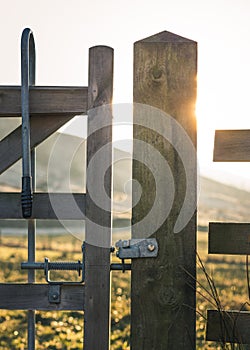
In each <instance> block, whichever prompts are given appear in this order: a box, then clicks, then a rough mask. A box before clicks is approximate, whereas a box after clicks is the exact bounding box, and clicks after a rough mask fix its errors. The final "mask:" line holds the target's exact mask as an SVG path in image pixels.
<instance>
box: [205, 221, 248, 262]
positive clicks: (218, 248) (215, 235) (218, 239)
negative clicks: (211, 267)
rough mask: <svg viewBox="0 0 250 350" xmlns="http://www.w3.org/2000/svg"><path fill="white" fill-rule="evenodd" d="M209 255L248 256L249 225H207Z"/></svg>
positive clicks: (211, 223) (212, 223)
mask: <svg viewBox="0 0 250 350" xmlns="http://www.w3.org/2000/svg"><path fill="white" fill-rule="evenodd" d="M208 253H209V254H235V255H248V254H250V223H217V222H216V223H215V222H210V223H209V238H208Z"/></svg>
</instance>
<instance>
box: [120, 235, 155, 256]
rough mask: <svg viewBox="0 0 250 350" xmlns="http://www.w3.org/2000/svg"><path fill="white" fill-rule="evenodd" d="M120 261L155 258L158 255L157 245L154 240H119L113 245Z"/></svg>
mask: <svg viewBox="0 0 250 350" xmlns="http://www.w3.org/2000/svg"><path fill="white" fill-rule="evenodd" d="M115 246H116V248H118V251H117V253H116V255H117V257H118V258H120V259H137V258H155V257H157V255H158V243H157V240H156V239H155V238H146V239H145V238H142V239H135V238H133V239H129V240H124V241H122V240H120V241H118V242H116V244H115Z"/></svg>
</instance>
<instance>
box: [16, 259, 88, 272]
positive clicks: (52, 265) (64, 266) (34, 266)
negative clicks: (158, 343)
mask: <svg viewBox="0 0 250 350" xmlns="http://www.w3.org/2000/svg"><path fill="white" fill-rule="evenodd" d="M48 268H49V270H58V271H63V270H65V271H70V270H71V271H78V270H82V268H83V267H82V263H81V262H77V263H75V262H66V261H62V262H59V261H57V262H49V263H48ZM21 269H25V270H44V269H45V263H43V262H23V263H21Z"/></svg>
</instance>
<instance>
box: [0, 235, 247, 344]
mask: <svg viewBox="0 0 250 350" xmlns="http://www.w3.org/2000/svg"><path fill="white" fill-rule="evenodd" d="M198 242H199V245H198V246H199V257H200V259H201V260H200V262H199V264H198V266H197V280H198V282H197V342H196V349H197V350H201V349H202V350H206V349H243V348H242V347H240V346H238V345H236V346H235V347H233V345H229V344H224V345H223V344H219V343H215V342H207V341H205V328H206V310H207V309H216V308H217V307H218V304H217V305H216V298H217V299H218V298H219V303H220V307H221V309H223V310H228V309H231V310H232V309H234V310H240V309H241V307H242V305H243V304H244V303H245V302H246V301H248V289H247V283H246V271H245V257H237V256H223V255H207V233H206V232H199V234H198ZM1 246H2V249H1V268H0V281H1V283H4V282H15V283H17V282H26V281H27V272H26V271H22V270H20V263H21V262H23V261H26V260H27V242H26V237H24V236H19V237H14V236H4V237H1ZM36 255H37V256H36V260H37V261H43V259H44V257H45V256H48V257H49V258H50V260H73V261H77V260H78V259H80V260H81V244H80V242H79V240H77V239H76V238H74V237H73V236H53V237H51V236H45V235H39V236H38V238H37V254H36ZM71 274H72V273H68V274H66V275H65V273H64V278H66V279H67V278H69V279H70V278H71V279H72V278H74V277H75V275H74V276H72V275H71ZM206 274H207V275H209V276H211V279H212V282H213V284H214V286H215V288H216V292H217V296H216V298H215V297H214V294H213V293H214V291H212V290H211V285H209V280H208V276H207V275H206ZM57 277H60V278H61V276H57ZM37 281H40V282H41V281H43V282H44V278H43V272H42V271H37ZM111 298H112V302H111V350H123V349H129V348H130V347H129V346H130V341H129V335H130V273H129V272H126V273H124V274H123V273H121V272H119V271H116V272H112V295H111ZM217 301H218V300H217ZM244 309H245V310H248V309H249V307H248V305H245V307H244ZM26 318H27V316H26V313H25V312H24V311H5V310H0V328H1V330H2V332H1V334H0V349H1V350H5V349H6V350H7V349H8V350H9V349H20V350H22V349H26V348H27V343H26V338H27V331H26V327H27V324H26ZM36 321H37V323H36V332H37V338H36V349H38V350H42V349H51V350H53V349H69V350H73V349H75V350H76V349H80V348H82V346H83V313H82V312H75V311H74V312H63V311H61V312H54V311H53V312H52V311H49V312H36ZM237 346H238V347H237Z"/></svg>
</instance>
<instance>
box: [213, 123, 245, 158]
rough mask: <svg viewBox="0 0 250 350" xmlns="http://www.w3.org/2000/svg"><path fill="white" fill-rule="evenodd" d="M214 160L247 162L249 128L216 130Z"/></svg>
mask: <svg viewBox="0 0 250 350" xmlns="http://www.w3.org/2000/svg"><path fill="white" fill-rule="evenodd" d="M214 161H215V162H249V161H250V130H216V131H215V139H214Z"/></svg>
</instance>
